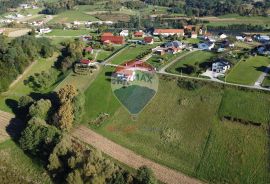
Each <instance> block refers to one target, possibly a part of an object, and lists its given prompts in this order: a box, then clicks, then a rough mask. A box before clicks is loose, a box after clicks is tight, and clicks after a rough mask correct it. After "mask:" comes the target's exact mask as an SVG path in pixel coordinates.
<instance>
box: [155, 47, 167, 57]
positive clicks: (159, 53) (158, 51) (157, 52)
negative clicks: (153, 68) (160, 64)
mask: <svg viewBox="0 0 270 184" xmlns="http://www.w3.org/2000/svg"><path fill="white" fill-rule="evenodd" d="M155 54H157V55H160V56H163V55H164V54H165V50H164V49H162V48H159V49H156V50H155Z"/></svg>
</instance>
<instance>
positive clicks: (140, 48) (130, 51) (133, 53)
mask: <svg viewBox="0 0 270 184" xmlns="http://www.w3.org/2000/svg"><path fill="white" fill-rule="evenodd" d="M156 46H157V44H153V45H136V46H134V47H133V46H129V47H127V48H125V50H123V51H122V52H121V53H120V54H119V55H117V56H116V57H114V58H113V59H112V63H113V64H121V63H124V62H126V61H129V60H133V59H136V57H137V56H139V55H140V54H141V53H143V52H145V51H146V50H147V49H151V48H154V47H156Z"/></svg>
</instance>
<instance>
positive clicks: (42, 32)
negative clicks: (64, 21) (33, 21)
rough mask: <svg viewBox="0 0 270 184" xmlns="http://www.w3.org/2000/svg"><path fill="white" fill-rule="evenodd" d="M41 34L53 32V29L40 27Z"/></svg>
mask: <svg viewBox="0 0 270 184" xmlns="http://www.w3.org/2000/svg"><path fill="white" fill-rule="evenodd" d="M38 32H39V34H46V33H50V32H52V30H51V29H50V28H41V29H38Z"/></svg>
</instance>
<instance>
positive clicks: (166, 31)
mask: <svg viewBox="0 0 270 184" xmlns="http://www.w3.org/2000/svg"><path fill="white" fill-rule="evenodd" d="M153 35H155V36H172V35H177V36H184V35H185V32H184V29H155V31H154V32H153Z"/></svg>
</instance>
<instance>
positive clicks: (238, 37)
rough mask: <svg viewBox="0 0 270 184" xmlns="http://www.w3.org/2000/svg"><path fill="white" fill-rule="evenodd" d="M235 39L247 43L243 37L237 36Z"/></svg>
mask: <svg viewBox="0 0 270 184" xmlns="http://www.w3.org/2000/svg"><path fill="white" fill-rule="evenodd" d="M235 38H236V40H238V41H242V42H243V41H245V37H243V36H236V37H235Z"/></svg>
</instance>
